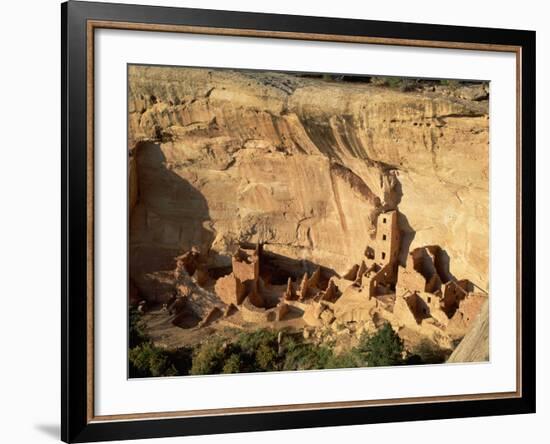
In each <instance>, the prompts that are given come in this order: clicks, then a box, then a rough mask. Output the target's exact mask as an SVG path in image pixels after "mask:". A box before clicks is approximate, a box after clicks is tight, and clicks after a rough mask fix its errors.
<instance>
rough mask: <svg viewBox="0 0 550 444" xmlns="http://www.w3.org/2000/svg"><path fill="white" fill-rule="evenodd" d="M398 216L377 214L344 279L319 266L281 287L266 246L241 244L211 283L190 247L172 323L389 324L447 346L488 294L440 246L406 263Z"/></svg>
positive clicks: (170, 305) (171, 307)
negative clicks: (457, 270)
mask: <svg viewBox="0 0 550 444" xmlns="http://www.w3.org/2000/svg"><path fill="white" fill-rule="evenodd" d="M398 217H399V213H398V211H397V210H394V211H388V212H384V213H381V214H380V215H379V216H378V219H377V227H376V234H375V237H374V239H373V240H372V241H371V243H370V244H369V245H368V246H367V247H366V249H365V253H364V256H363V258H362V260H361V262H360V263H358V264H355V265H353V266H352V267H351V268H350V269H349V271H348V272H346V273H344V274H343V275H342V276H341V277H339V276H338V275H336V274H333V275H331V276H327V273H326V271H325V272H323V270H322V268H321V267H317V268H316V269H315V271H314V272H313V273H311V274H310V273H307V272H306V273H304V274H303V275H301V278H298V277H297V276H296V275H295V276H291V275H289V276H288V277H287V279H286V284H284V285H277V284H273V283H271V279H270V276H269V272H268V271H266V268H267V267H266V265H265V263H266V260H267V259H266V257H265V254H264V251H263V246H262V245H257V246H256V247H255V248H250V246H242V245H241V246H239V247H238V248H237V250H236V251H235V253H234V254H233V255H232V257H231V271H230V272H229V273H228V274H225V275H224V276H221V277H218V278H214V277H213V276H212V275H211V273H209V270H208V267H207V266H206V265H205V261H204V260H203V259H202V257H201V254H200V252H199V251H198V249H196V248H193V249H192V250H191V251H188V252H186V253H185V254H183V255H181V256H179V257H178V258H177V260H176V268H175V271H174V282H175V291H174V294H173V296H172V297H171V298H170V300H169V301H168V302H167V303H166V304H164V308H165V310H166V311H167V312H168V313H169V314H170V315H171V316H173V318H172V323H173V324H174V325H178V326H180V327H184V328H191V327H199V328H200V327H205V326H208V325H212V324H213V323H215V322H217V321H218V320H223V319H231V318H232V317H233V316H235V315H239V316H238V318H239V319H240V322H245V323H251V324H265V323H273V322H284V321H285V320H294V319H298V320H301V321H303V323H302V325H303V324H306V325H308V326H311V327H320V326H326V325H330V324H332V323H334V322H335V321H338V322H340V323H345V322H363V323H368V324H369V325H371V326H372V328H373V329H375V328H377V327H378V326H379V325H381V324H382V323H384V322H389V323H390V324H391V325H392V327H393V328H394V329H395V330H396V331H402V330H403V329H406V330H408V331H413V332H415V333H416V334H418V335H421V336H429V337H437V338H439V339H438V340H439V341H440V345H444V346H448V347H449V348H450V347H451V345H450V344H451V343H452V341H453V340H455V339H457V338H460V337H462V336H463V335H464V334H465V333H466V331H467V329H468V327H469V325H470V324H471V323H472V322H473V320H474V319H475V318H476V317H477V314H478V313H479V311H480V310H481V307H482V305H483V303H484V302H485V301H486V300H487V294H486V293H485V292H483V291H482V290H481V291H480V289H476V287H475V286H474V285H473V284H472V283H471V282H470V281H468V280H466V279H463V280H457V279H456V278H454V277H453V276H452V274H451V273H450V271H449V258H448V256H447V254H446V252H445V251H444V250H443V249H442V248H441V247H439V246H437V245H429V246H423V247H419V248H416V249H414V250H412V251H410V252H408V254H407V258H406V262H405V264H404V265H402V264H401V263H400V261H399V256H400V250H401V233H400V230H399V226H398ZM294 271H295V270H294ZM279 283H280V282H279ZM205 301H207V302H208V303H205ZM201 304H202V305H201Z"/></svg>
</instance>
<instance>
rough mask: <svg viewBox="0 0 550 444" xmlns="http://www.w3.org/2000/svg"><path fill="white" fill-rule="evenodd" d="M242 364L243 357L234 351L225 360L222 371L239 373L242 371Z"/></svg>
mask: <svg viewBox="0 0 550 444" xmlns="http://www.w3.org/2000/svg"><path fill="white" fill-rule="evenodd" d="M241 366H242V362H241V357H240V356H239V355H238V354H236V353H233V354H231V356H229V358H227V360H226V361H225V364H224V365H223V369H222V373H239V372H240V371H241Z"/></svg>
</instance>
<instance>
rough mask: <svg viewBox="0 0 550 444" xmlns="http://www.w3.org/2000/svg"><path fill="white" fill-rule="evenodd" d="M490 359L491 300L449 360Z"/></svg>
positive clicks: (477, 360)
mask: <svg viewBox="0 0 550 444" xmlns="http://www.w3.org/2000/svg"><path fill="white" fill-rule="evenodd" d="M488 360H489V301H487V302H486V303H485V305H484V306H483V307H482V309H481V312H480V313H479V316H478V317H477V319H476V320H475V321H474V324H473V325H472V327H471V329H470V331H469V332H468V333H467V334H466V336H464V338H463V339H462V341H460V344H458V346H457V347H456V348H455V349H454V351H453V353H452V354H451V356H450V357H449V359H448V360H447V362H481V361H488Z"/></svg>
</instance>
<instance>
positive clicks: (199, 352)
mask: <svg viewBox="0 0 550 444" xmlns="http://www.w3.org/2000/svg"><path fill="white" fill-rule="evenodd" d="M224 362H225V350H224V347H223V343H222V342H221V341H220V340H217V339H215V340H210V341H208V342H205V343H203V344H201V345H200V346H198V347H197V348H196V349H195V353H194V354H193V365H192V366H191V370H190V372H189V373H190V374H191V375H212V374H217V373H221V371H222V370H223V366H224Z"/></svg>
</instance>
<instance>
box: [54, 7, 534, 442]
mask: <svg viewBox="0 0 550 444" xmlns="http://www.w3.org/2000/svg"><path fill="white" fill-rule="evenodd" d="M61 12H62V63H63V65H62V76H63V78H62V84H63V88H62V107H63V110H62V112H63V119H62V140H63V146H62V153H63V155H62V196H63V217H62V220H63V227H62V231H63V236H62V239H63V241H62V242H63V244H62V251H63V264H62V270H63V272H62V289H63V292H62V349H63V354H62V360H63V365H62V369H63V371H62V400H63V407H62V428H61V429H62V439H63V440H64V441H66V442H88V441H98V440H115V439H133V438H148V437H151V438H153V437H162V436H178V435H192V434H210V433H227V432H238V431H257V430H270V429H283V428H300V427H318V426H334V425H350V424H367V423H375V422H389V421H412V420H428V419H439V418H453V417H465V416H482V415H502V414H519V413H531V412H534V411H535V267H534V265H535V259H534V257H535V254H534V253H535V229H534V224H535V222H534V221H535V217H534V216H535V177H534V176H535V170H534V165H535V119H534V115H535V33H534V32H531V31H516V30H504V29H486V28H468V27H458V26H442V25H424V24H411V23H394V22H378V21H365V20H355V19H335V18H321V17H303V16H287V15H273V14H258V13H242V12H228V11H210V10H198V9H183V8H166V7H151V6H137V5H135V6H134V5H120V4H107V3H88V2H73V1H69V2H67V3H64V4H63V5H62V8H61Z"/></svg>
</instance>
